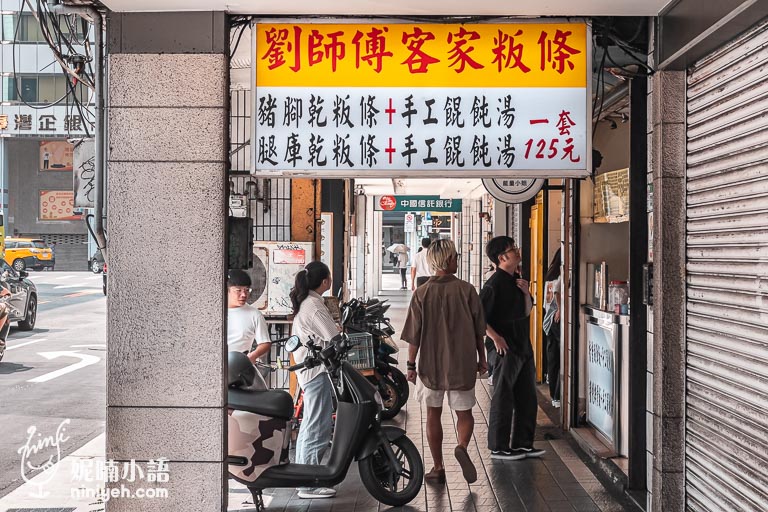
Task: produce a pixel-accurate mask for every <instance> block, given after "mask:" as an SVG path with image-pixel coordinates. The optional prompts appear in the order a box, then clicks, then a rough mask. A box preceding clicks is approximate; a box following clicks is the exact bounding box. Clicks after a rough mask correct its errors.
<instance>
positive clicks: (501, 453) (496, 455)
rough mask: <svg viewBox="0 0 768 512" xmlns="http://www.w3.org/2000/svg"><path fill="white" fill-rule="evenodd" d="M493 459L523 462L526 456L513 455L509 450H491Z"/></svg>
mask: <svg viewBox="0 0 768 512" xmlns="http://www.w3.org/2000/svg"><path fill="white" fill-rule="evenodd" d="M491 458H492V459H500V460H521V459H524V458H525V454H524V453H512V452H511V451H509V450H491Z"/></svg>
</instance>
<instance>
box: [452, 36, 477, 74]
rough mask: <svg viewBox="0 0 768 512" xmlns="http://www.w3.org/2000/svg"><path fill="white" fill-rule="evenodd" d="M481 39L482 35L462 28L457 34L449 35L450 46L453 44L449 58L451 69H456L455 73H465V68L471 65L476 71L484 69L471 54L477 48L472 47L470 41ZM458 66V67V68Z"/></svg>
mask: <svg viewBox="0 0 768 512" xmlns="http://www.w3.org/2000/svg"><path fill="white" fill-rule="evenodd" d="M478 39H480V34H478V33H477V32H474V31H472V30H467V29H465V28H464V27H461V28H460V29H459V31H458V32H456V33H455V34H453V33H451V34H448V44H452V45H453V48H451V50H450V52H449V54H448V58H449V59H450V60H451V62H450V63H449V64H448V66H450V67H452V68H453V67H455V69H454V71H456V72H457V73H461V72H463V71H464V67H465V66H467V65H469V66H470V67H472V68H474V69H480V68H484V67H485V66H483V65H482V64H480V63H479V62H477V61H476V60H474V59H473V58H472V57H470V56H469V54H470V53H471V52H472V51H474V49H475V47H474V46H471V45H470V41H476V40H478ZM457 65H458V67H456V66H457Z"/></svg>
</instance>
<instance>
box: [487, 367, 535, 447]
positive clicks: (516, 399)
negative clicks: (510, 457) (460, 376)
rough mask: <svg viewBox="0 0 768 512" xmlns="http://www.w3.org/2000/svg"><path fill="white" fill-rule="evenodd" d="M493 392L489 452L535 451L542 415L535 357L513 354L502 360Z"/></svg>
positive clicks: (495, 375) (494, 374) (496, 368)
mask: <svg viewBox="0 0 768 512" xmlns="http://www.w3.org/2000/svg"><path fill="white" fill-rule="evenodd" d="M493 388H494V389H493V398H491V414H490V418H489V419H488V448H489V449H491V450H509V449H510V448H532V447H533V436H534V433H535V432H536V413H537V411H538V403H537V400H536V365H535V364H534V362H533V356H532V355H531V356H528V357H521V356H517V355H515V354H511V353H509V352H507V353H506V354H505V355H504V356H500V357H499V358H498V359H497V361H496V367H495V368H494V370H493ZM513 416H514V425H513ZM510 438H511V441H512V442H511V444H510Z"/></svg>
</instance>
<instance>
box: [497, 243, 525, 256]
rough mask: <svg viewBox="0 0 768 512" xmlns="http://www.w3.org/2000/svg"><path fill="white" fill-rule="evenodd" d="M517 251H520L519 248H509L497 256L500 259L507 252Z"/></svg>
mask: <svg viewBox="0 0 768 512" xmlns="http://www.w3.org/2000/svg"><path fill="white" fill-rule="evenodd" d="M519 250H520V248H519V247H517V246H514V247H512V248H510V249H507V250H506V251H504V252H503V253H501V254H499V256H500V257H501V256H504V255H505V254H507V253H508V252H512V251H519Z"/></svg>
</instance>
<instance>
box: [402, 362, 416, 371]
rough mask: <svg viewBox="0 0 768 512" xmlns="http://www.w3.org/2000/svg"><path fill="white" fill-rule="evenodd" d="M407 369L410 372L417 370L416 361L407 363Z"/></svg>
mask: <svg viewBox="0 0 768 512" xmlns="http://www.w3.org/2000/svg"><path fill="white" fill-rule="evenodd" d="M405 367H406V368H407V369H408V370H409V371H410V370H416V361H406V363H405Z"/></svg>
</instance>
